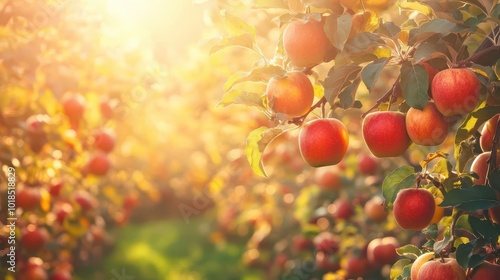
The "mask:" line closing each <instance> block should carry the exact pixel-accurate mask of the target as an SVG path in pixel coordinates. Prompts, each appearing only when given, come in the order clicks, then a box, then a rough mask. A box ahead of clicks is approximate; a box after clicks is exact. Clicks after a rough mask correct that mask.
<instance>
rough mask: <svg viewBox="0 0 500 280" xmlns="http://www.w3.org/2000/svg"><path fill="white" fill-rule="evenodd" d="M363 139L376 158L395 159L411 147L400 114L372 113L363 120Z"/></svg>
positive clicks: (401, 114)
mask: <svg viewBox="0 0 500 280" xmlns="http://www.w3.org/2000/svg"><path fill="white" fill-rule="evenodd" d="M363 138H364V140H365V143H366V145H367V146H368V149H369V150H370V151H371V152H372V154H373V155H374V156H376V157H397V156H400V155H402V154H403V153H404V152H405V151H406V150H407V149H408V147H409V146H410V145H411V139H410V137H409V136H408V132H407V131H406V121H405V115H404V114H403V113H401V112H390V111H383V112H374V113H370V114H368V115H367V116H366V117H365V119H364V120H363Z"/></svg>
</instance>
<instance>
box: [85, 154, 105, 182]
mask: <svg viewBox="0 0 500 280" xmlns="http://www.w3.org/2000/svg"><path fill="white" fill-rule="evenodd" d="M110 168H111V161H110V160H109V158H108V156H107V155H106V154H105V153H101V152H100V153H96V154H94V155H92V157H91V158H90V159H89V160H88V161H87V163H86V165H85V167H84V171H86V172H88V173H89V174H92V175H96V176H104V175H106V173H108V171H109V169H110Z"/></svg>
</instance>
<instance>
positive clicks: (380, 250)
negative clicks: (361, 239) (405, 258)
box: [367, 236, 399, 267]
mask: <svg viewBox="0 0 500 280" xmlns="http://www.w3.org/2000/svg"><path fill="white" fill-rule="evenodd" d="M398 247H399V242H398V240H397V239H396V238H394V237H392V236H388V237H384V238H376V239H373V240H372V241H370V243H368V248H367V257H368V261H369V262H370V264H372V265H373V266H378V267H382V266H384V265H386V264H393V263H395V262H396V260H397V259H398V257H399V255H398V253H396V248H398Z"/></svg>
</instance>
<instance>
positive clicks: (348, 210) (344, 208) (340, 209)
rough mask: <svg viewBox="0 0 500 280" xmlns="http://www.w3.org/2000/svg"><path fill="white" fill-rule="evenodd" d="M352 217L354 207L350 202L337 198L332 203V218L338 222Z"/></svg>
mask: <svg viewBox="0 0 500 280" xmlns="http://www.w3.org/2000/svg"><path fill="white" fill-rule="evenodd" d="M352 215H354V206H353V205H352V203H351V202H349V201H347V200H345V199H342V198H339V199H337V200H335V201H334V202H333V217H334V218H335V219H338V220H347V219H349V218H350V217H351V216H352Z"/></svg>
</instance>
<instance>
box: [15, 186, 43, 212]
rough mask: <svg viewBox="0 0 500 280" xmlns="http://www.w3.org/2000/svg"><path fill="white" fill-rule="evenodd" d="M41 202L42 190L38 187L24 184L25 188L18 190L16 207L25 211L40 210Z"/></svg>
mask: <svg viewBox="0 0 500 280" xmlns="http://www.w3.org/2000/svg"><path fill="white" fill-rule="evenodd" d="M40 200H41V195H40V190H39V189H38V188H37V187H32V186H29V185H26V184H23V187H20V188H19V189H18V190H17V194H16V206H17V207H20V208H22V209H23V210H25V211H29V210H34V209H36V208H38V207H39V206H40Z"/></svg>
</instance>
